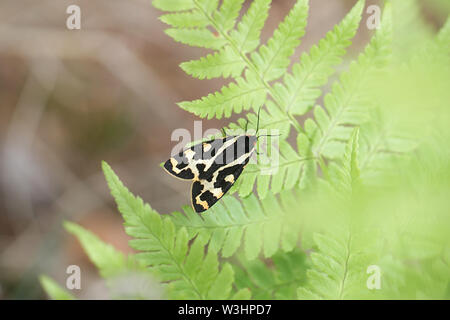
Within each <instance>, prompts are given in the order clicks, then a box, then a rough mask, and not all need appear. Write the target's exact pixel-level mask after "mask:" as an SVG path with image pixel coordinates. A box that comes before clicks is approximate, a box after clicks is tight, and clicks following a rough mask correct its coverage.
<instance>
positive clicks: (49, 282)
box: [39, 275, 75, 300]
mask: <svg viewBox="0 0 450 320" xmlns="http://www.w3.org/2000/svg"><path fill="white" fill-rule="evenodd" d="M39 281H40V283H41V286H42V288H44V290H45V292H46V293H47V294H48V296H49V297H50V299H52V300H75V297H74V296H73V295H71V294H70V293H69V292H67V291H66V290H64V289H63V288H61V287H60V286H59V284H58V283H57V282H56V281H55V280H53V279H51V278H49V277H47V276H44V275H42V276H40V277H39Z"/></svg>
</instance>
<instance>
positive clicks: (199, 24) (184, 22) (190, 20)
mask: <svg viewBox="0 0 450 320" xmlns="http://www.w3.org/2000/svg"><path fill="white" fill-rule="evenodd" d="M159 19H160V20H161V21H162V22H164V23H166V24H168V25H170V26H172V27H175V28H204V27H206V26H208V25H209V21H208V19H206V18H205V16H204V15H203V14H202V13H201V12H200V11H198V10H195V9H194V10H191V11H188V12H176V13H168V14H164V15H162V16H161V17H159Z"/></svg>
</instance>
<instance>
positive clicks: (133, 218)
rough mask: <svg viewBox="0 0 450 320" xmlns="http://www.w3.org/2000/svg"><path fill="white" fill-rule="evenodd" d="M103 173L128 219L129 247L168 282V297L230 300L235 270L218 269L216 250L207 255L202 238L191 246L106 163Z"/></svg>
mask: <svg viewBox="0 0 450 320" xmlns="http://www.w3.org/2000/svg"><path fill="white" fill-rule="evenodd" d="M103 170H104V172H105V177H106V179H107V181H108V185H109V187H110V189H111V193H112V195H113V196H114V198H115V199H116V202H117V205H118V208H119V211H120V212H121V213H122V216H123V218H124V220H125V230H126V232H127V233H128V234H129V235H130V236H132V237H133V238H134V239H132V240H130V246H131V247H132V248H134V249H136V250H138V251H141V252H140V253H138V254H137V255H136V257H137V258H138V259H139V260H140V261H141V263H142V264H143V265H145V266H146V267H148V268H149V269H150V270H151V272H152V274H154V275H156V276H157V277H158V278H159V279H160V280H161V281H164V282H165V283H166V286H167V287H168V288H167V289H168V294H169V297H171V298H174V299H182V298H190V299H227V298H229V297H230V294H231V289H232V283H233V279H234V273H233V269H232V267H231V266H230V265H229V264H224V265H223V266H222V268H221V269H219V262H218V259H217V254H216V253H215V252H214V250H211V249H209V250H208V252H207V253H206V254H204V251H205V245H206V242H207V238H206V237H204V236H202V235H199V236H198V237H196V239H195V240H194V242H193V243H192V245H191V246H189V237H188V232H187V230H186V229H185V228H181V229H178V230H176V229H175V225H174V223H173V222H172V221H171V219H169V218H162V217H161V216H160V215H159V214H158V213H157V212H156V211H154V210H153V209H152V208H150V206H149V205H145V204H144V203H143V202H142V200H141V199H140V198H137V197H134V196H133V195H132V194H131V193H130V192H129V191H128V190H127V189H126V188H125V187H124V186H123V184H122V183H121V182H120V180H119V179H118V178H117V176H116V175H115V174H114V172H113V171H112V169H111V168H110V167H109V166H108V165H107V164H106V163H104V164H103ZM237 294H239V295H241V294H242V293H237Z"/></svg>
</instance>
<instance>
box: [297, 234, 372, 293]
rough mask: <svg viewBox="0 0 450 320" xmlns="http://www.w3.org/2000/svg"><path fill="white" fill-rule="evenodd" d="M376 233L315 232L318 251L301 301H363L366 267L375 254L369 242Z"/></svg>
mask: <svg viewBox="0 0 450 320" xmlns="http://www.w3.org/2000/svg"><path fill="white" fill-rule="evenodd" d="M370 236H373V234H370V235H369V234H363V233H353V234H352V233H350V232H349V231H344V230H340V231H333V232H328V233H327V234H319V233H316V234H315V235H314V242H315V243H316V245H317V247H318V251H317V252H313V253H311V261H312V265H311V269H309V270H308V271H307V272H306V278H307V280H306V281H307V284H306V285H305V286H304V287H300V288H299V289H298V291H297V295H298V296H297V297H298V298H299V299H308V300H309V299H333V300H335V299H352V298H353V299H355V298H358V299H361V298H363V297H364V295H367V294H368V292H369V290H368V289H367V287H366V282H365V279H366V278H367V274H366V268H367V267H368V266H369V265H370V261H371V258H372V257H371V256H372V252H374V251H375V250H373V249H372V250H370V249H369V245H368V243H370V242H371V239H370Z"/></svg>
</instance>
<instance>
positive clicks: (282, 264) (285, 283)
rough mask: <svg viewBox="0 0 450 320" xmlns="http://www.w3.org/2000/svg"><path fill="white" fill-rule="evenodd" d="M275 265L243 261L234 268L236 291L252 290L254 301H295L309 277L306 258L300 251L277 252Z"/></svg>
mask: <svg viewBox="0 0 450 320" xmlns="http://www.w3.org/2000/svg"><path fill="white" fill-rule="evenodd" d="M272 262H273V266H268V265H267V264H266V263H264V262H263V261H261V260H253V261H248V260H245V259H240V265H237V264H236V265H234V270H235V274H236V287H237V288H250V290H251V292H252V293H253V298H254V299H258V300H260V299H281V300H287V299H292V297H294V296H295V295H296V291H297V287H298V286H299V285H303V284H304V282H305V278H306V268H307V267H308V266H307V260H306V255H305V254H304V253H303V252H301V251H300V250H298V249H297V250H294V251H291V252H289V253H277V254H276V255H274V256H273V258H272Z"/></svg>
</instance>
